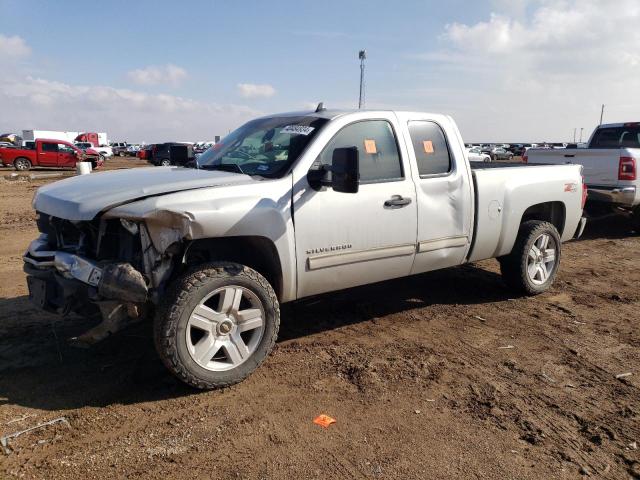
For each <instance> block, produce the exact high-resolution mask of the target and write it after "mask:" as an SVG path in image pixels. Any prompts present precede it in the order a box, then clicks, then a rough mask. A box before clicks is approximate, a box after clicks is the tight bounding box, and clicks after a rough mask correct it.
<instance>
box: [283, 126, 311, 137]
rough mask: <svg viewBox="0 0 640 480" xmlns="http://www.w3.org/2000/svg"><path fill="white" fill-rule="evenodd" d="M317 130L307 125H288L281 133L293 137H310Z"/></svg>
mask: <svg viewBox="0 0 640 480" xmlns="http://www.w3.org/2000/svg"><path fill="white" fill-rule="evenodd" d="M314 130H315V128H314V127H307V126H305V125H287V126H286V127H283V128H282V130H280V133H290V134H291V135H305V136H306V135H309V134H310V133H311V132H313V131H314Z"/></svg>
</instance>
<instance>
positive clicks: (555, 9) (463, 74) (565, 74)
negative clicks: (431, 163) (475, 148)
mask: <svg viewBox="0 0 640 480" xmlns="http://www.w3.org/2000/svg"><path fill="white" fill-rule="evenodd" d="M501 3H502V4H503V3H504V2H495V5H496V6H498V5H499V4H501ZM518 3H519V5H518V6H517V7H518V8H516V9H515V10H517V11H518V13H517V14H516V13H514V12H512V11H498V12H496V13H492V14H491V15H490V17H489V18H488V19H487V20H484V21H480V22H477V23H475V24H462V23H452V24H450V25H447V26H446V27H445V30H444V32H443V34H442V35H441V37H440V45H441V48H440V49H438V50H435V51H429V52H426V53H423V54H414V55H411V58H414V59H422V60H425V61H428V62H430V63H431V64H432V65H431V66H430V67H429V69H430V75H431V76H432V78H435V79H437V80H438V81H439V82H441V84H445V83H446V84H447V85H448V88H450V89H451V90H450V92H449V94H448V95H447V97H441V96H440V97H435V96H434V97H433V98H434V102H435V103H436V104H437V105H438V106H440V107H441V108H444V109H445V110H447V111H448V112H449V113H452V114H454V115H456V116H457V118H458V119H459V121H460V123H461V124H462V125H461V126H462V127H463V133H466V135H467V138H469V137H471V138H470V140H484V139H487V140H500V139H504V140H505V141H509V140H511V141H526V140H528V139H530V140H532V141H536V140H542V139H548V140H563V139H567V138H568V137H569V134H570V132H572V131H573V128H574V127H578V128H579V127H585V129H586V130H590V129H591V128H593V127H594V126H595V123H596V121H597V119H598V116H599V113H600V105H601V104H602V103H605V104H607V110H606V111H605V121H607V120H609V121H624V120H637V119H638V117H640V52H639V51H638V48H637V46H638V45H640V29H638V24H639V23H640V2H638V1H637V0H616V1H615V2H609V1H604V0H565V1H556V0H530V1H521V2H518Z"/></svg>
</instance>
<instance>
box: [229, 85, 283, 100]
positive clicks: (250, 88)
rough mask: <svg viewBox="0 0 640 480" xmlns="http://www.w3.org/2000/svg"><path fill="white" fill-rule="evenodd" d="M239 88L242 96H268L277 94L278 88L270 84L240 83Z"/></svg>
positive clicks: (239, 93)
mask: <svg viewBox="0 0 640 480" xmlns="http://www.w3.org/2000/svg"><path fill="white" fill-rule="evenodd" d="M237 88H238V95H240V96H241V97H242V98H268V97H273V96H274V95H275V94H276V89H275V88H273V87H272V86H271V85H268V84H255V83H239V84H238V85H237Z"/></svg>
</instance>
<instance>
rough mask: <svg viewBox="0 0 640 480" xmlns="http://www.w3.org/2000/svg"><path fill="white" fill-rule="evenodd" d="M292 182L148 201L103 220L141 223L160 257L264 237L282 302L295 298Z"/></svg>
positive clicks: (186, 193)
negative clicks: (183, 247) (199, 244)
mask: <svg viewBox="0 0 640 480" xmlns="http://www.w3.org/2000/svg"><path fill="white" fill-rule="evenodd" d="M291 186H292V185H291V177H290V176H289V177H285V178H284V179H278V180H270V181H264V182H260V183H258V184H252V185H244V186H229V187H223V188H220V187H218V188H215V189H210V188H203V189H198V190H191V191H183V192H177V193H172V194H166V195H161V196H156V197H150V198H146V199H143V200H139V201H136V202H132V203H129V204H126V205H121V206H118V207H115V208H113V209H111V210H109V211H107V212H106V213H105V214H104V215H103V218H124V219H128V220H134V221H144V222H145V223H146V225H147V229H148V231H149V235H150V237H151V241H152V242H153V245H154V247H155V248H156V249H157V250H158V251H159V252H164V251H165V250H166V248H167V247H168V246H169V245H170V244H171V243H174V242H175V241H179V240H182V239H184V240H198V239H208V238H224V237H243V236H253V237H265V238H267V239H269V240H271V241H272V242H273V244H274V245H275V247H276V250H277V252H278V255H279V257H280V258H279V260H280V264H281V268H282V275H283V279H282V287H283V288H282V298H283V301H288V300H293V299H294V298H295V283H296V282H295V236H294V229H293V222H292V218H291Z"/></svg>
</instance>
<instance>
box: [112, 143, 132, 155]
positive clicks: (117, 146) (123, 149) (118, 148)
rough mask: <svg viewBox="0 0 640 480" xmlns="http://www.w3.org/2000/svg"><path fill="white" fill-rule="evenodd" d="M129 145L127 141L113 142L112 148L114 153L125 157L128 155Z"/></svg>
mask: <svg viewBox="0 0 640 480" xmlns="http://www.w3.org/2000/svg"><path fill="white" fill-rule="evenodd" d="M128 147H129V144H128V143H127V142H112V143H111V150H112V151H113V154H114V155H117V156H119V157H124V156H126V155H127V148H128Z"/></svg>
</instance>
